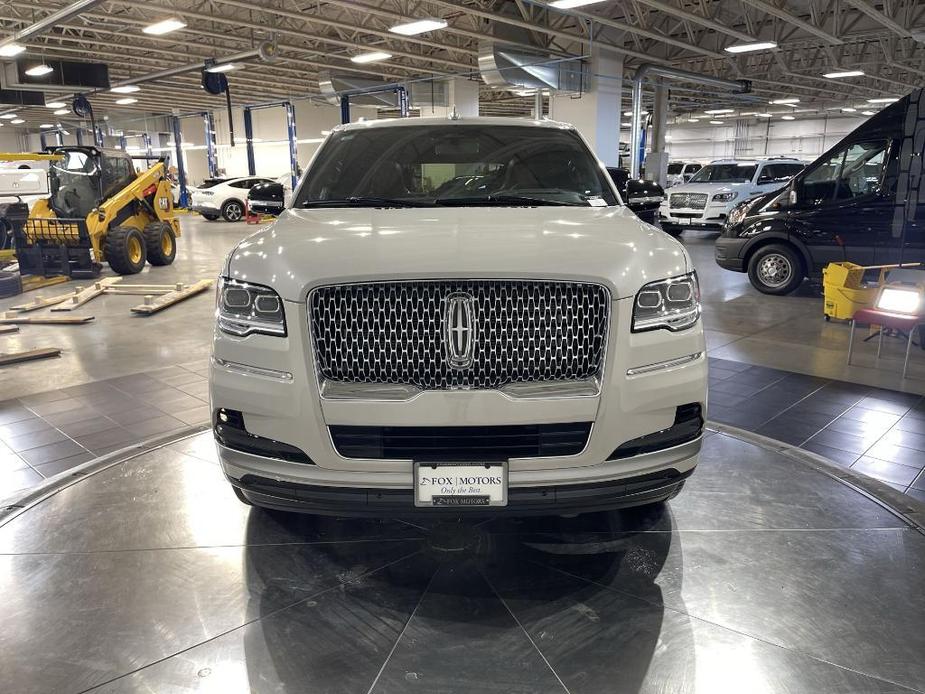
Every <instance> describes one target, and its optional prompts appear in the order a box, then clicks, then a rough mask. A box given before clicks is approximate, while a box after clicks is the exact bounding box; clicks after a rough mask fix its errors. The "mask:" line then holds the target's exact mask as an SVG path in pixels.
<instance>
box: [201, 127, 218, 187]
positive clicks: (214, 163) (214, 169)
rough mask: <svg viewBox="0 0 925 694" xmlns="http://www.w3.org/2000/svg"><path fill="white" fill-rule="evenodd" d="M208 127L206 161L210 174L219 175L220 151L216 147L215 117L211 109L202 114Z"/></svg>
mask: <svg viewBox="0 0 925 694" xmlns="http://www.w3.org/2000/svg"><path fill="white" fill-rule="evenodd" d="M202 120H203V124H204V125H205V129H206V161H207V163H208V166H209V176H212V177H213V178H214V177H215V176H218V152H217V151H216V149H215V119H214V118H213V117H212V112H211V111H205V112H204V113H203V114H202Z"/></svg>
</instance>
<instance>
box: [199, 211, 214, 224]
mask: <svg viewBox="0 0 925 694" xmlns="http://www.w3.org/2000/svg"><path fill="white" fill-rule="evenodd" d="M199 214H201V215H202V217H203V219H208V220H209V221H210V222H214V221H215V220H216V219H218V217H219V215H217V214H212V213H210V212H200V213H199Z"/></svg>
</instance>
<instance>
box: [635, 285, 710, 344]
mask: <svg viewBox="0 0 925 694" xmlns="http://www.w3.org/2000/svg"><path fill="white" fill-rule="evenodd" d="M699 319H700V285H699V284H698V283H697V273H696V272H692V273H690V274H688V275H681V276H680V277H672V278H671V279H667V280H661V281H659V282H650V283H649V284H647V285H645V286H644V287H643V288H642V289H640V290H639V293H638V294H637V295H636V301H635V303H634V305H633V332H634V333H641V332H644V331H646V330H659V329H661V328H665V329H666V330H672V331H677V330H684V329H686V328H689V327H691V326H692V325H694V324H695V323H696V322H697V321H698V320H699Z"/></svg>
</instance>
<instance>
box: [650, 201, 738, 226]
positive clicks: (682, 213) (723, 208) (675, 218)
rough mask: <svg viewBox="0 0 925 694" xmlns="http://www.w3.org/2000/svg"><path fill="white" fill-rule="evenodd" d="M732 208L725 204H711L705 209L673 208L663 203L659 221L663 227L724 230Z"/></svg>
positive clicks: (660, 208) (659, 212) (659, 211)
mask: <svg viewBox="0 0 925 694" xmlns="http://www.w3.org/2000/svg"><path fill="white" fill-rule="evenodd" d="M729 209H730V206H729V205H727V204H725V203H720V204H716V203H710V204H708V205H707V206H706V208H704V209H695V208H671V207H669V204H668V203H667V202H666V203H662V205H661V207H659V210H658V220H659V222H661V223H662V225H668V226H672V227H680V228H691V229H707V230H710V231H716V230H720V231H721V230H722V229H723V228H724V227H725V226H726V217H727V215H728V214H729Z"/></svg>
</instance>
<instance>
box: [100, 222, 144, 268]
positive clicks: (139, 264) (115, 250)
mask: <svg viewBox="0 0 925 694" xmlns="http://www.w3.org/2000/svg"><path fill="white" fill-rule="evenodd" d="M103 252H104V253H105V254H106V262H108V263H109V267H111V268H112V269H113V271H114V272H116V273H118V274H120V275H136V274H138V273H139V272H141V270H142V268H144V266H145V261H146V260H147V247H146V245H145V238H144V236H142V233H141V232H140V231H138V229H135V228H133V227H113V228H112V229H110V230H109V233H107V234H106V238H105V239H104V240H103Z"/></svg>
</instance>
